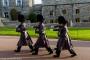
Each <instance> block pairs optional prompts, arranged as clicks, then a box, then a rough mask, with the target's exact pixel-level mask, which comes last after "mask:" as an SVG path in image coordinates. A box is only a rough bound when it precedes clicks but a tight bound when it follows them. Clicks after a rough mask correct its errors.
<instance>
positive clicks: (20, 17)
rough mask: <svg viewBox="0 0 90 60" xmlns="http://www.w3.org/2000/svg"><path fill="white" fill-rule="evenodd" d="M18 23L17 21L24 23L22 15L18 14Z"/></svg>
mask: <svg viewBox="0 0 90 60" xmlns="http://www.w3.org/2000/svg"><path fill="white" fill-rule="evenodd" d="M18 21H19V22H24V21H25V17H24V15H22V14H18Z"/></svg>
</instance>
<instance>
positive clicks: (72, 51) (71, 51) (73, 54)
mask: <svg viewBox="0 0 90 60" xmlns="http://www.w3.org/2000/svg"><path fill="white" fill-rule="evenodd" d="M70 53H71V54H72V55H71V57H74V56H77V54H76V53H75V52H74V50H73V49H70Z"/></svg>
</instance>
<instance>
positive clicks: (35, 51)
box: [34, 46, 53, 54]
mask: <svg viewBox="0 0 90 60" xmlns="http://www.w3.org/2000/svg"><path fill="white" fill-rule="evenodd" d="M39 48H40V47H39V46H35V48H34V53H35V54H38V50H39ZM45 48H46V50H47V51H48V52H49V54H51V53H53V51H52V49H51V48H50V47H49V46H45Z"/></svg>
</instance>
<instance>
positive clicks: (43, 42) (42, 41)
mask: <svg viewBox="0 0 90 60" xmlns="http://www.w3.org/2000/svg"><path fill="white" fill-rule="evenodd" d="M37 21H38V22H39V24H38V26H35V27H34V28H36V29H35V33H38V34H39V37H38V40H37V41H36V43H35V45H34V51H33V53H32V55H37V54H38V49H39V48H40V47H45V48H46V49H47V51H48V52H49V54H52V53H53V51H52V49H51V48H50V46H49V41H48V39H47V38H46V35H45V33H44V23H43V22H44V18H43V16H42V15H40V14H38V15H37Z"/></svg>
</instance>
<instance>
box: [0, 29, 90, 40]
mask: <svg viewBox="0 0 90 60" xmlns="http://www.w3.org/2000/svg"><path fill="white" fill-rule="evenodd" d="M28 32H29V34H30V35H31V36H32V37H37V36H38V35H37V34H35V32H34V29H33V28H29V29H28ZM0 35H9V36H17V35H19V33H18V32H16V31H15V28H11V27H0ZM46 35H47V37H48V38H57V32H55V31H53V30H52V29H46ZM69 35H70V37H71V38H72V39H78V40H88V41H90V28H69Z"/></svg>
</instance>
